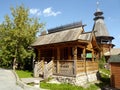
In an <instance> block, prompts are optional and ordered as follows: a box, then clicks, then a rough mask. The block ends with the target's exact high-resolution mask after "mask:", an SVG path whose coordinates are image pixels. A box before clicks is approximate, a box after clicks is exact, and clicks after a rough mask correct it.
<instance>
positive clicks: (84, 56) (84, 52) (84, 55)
mask: <svg viewBox="0 0 120 90" xmlns="http://www.w3.org/2000/svg"><path fill="white" fill-rule="evenodd" d="M83 59H84V70H85V72H86V47H84V49H83Z"/></svg>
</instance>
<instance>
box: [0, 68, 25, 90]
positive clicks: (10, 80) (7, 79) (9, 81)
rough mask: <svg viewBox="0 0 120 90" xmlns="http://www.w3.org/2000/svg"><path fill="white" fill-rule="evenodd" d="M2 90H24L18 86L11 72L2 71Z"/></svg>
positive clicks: (0, 87)
mask: <svg viewBox="0 0 120 90" xmlns="http://www.w3.org/2000/svg"><path fill="white" fill-rule="evenodd" d="M0 90H23V89H22V88H21V87H19V86H18V85H16V78H15V76H14V74H13V73H12V71H11V70H6V69H0Z"/></svg>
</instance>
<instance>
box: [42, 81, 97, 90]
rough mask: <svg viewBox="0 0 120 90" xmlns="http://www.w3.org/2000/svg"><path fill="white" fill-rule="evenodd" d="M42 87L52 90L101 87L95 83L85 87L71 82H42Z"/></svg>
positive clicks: (85, 89)
mask: <svg viewBox="0 0 120 90" xmlns="http://www.w3.org/2000/svg"><path fill="white" fill-rule="evenodd" d="M40 87H41V88H44V89H50V90H97V89H98V88H99V87H98V86H97V85H95V84H92V85H90V86H89V87H88V88H83V87H80V86H75V85H71V84H50V83H45V82H41V83H40Z"/></svg>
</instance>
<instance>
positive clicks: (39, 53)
mask: <svg viewBox="0 0 120 90" xmlns="http://www.w3.org/2000/svg"><path fill="white" fill-rule="evenodd" d="M38 61H40V49H38Z"/></svg>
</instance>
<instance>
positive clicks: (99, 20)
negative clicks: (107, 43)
mask: <svg viewBox="0 0 120 90" xmlns="http://www.w3.org/2000/svg"><path fill="white" fill-rule="evenodd" d="M102 14H103V12H102V11H101V10H100V9H97V11H96V12H95V13H94V15H95V18H94V21H95V23H94V27H93V31H94V32H95V36H96V37H100V36H109V33H108V30H107V28H106V25H105V23H104V17H103V16H102Z"/></svg>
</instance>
